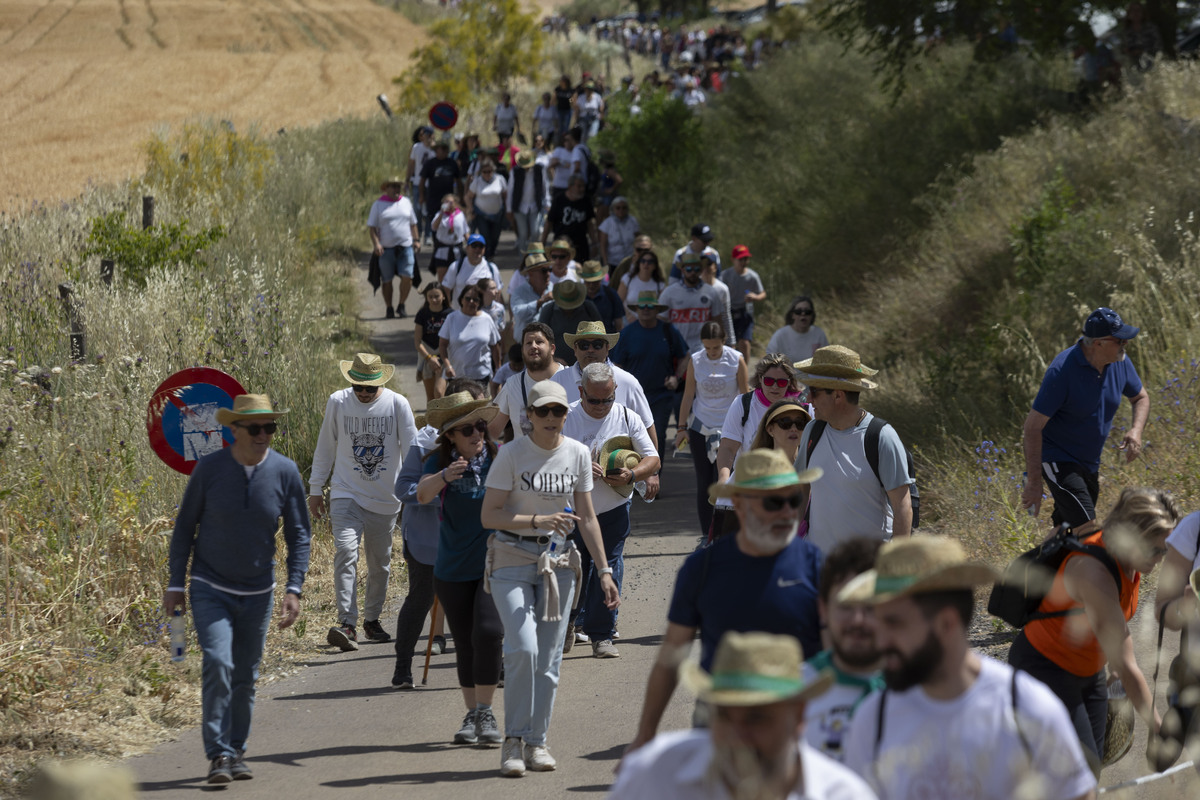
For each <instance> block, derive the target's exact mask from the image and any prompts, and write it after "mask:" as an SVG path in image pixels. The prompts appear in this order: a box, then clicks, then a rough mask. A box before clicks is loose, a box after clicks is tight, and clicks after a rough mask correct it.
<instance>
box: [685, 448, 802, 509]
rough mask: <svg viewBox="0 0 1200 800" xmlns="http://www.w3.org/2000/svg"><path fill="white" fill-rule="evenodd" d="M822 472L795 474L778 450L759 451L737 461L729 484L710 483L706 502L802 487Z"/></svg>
mask: <svg viewBox="0 0 1200 800" xmlns="http://www.w3.org/2000/svg"><path fill="white" fill-rule="evenodd" d="M824 474H825V472H824V470H822V469H821V468H820V467H812V468H811V469H806V470H804V471H803V472H800V473H797V472H796V468H795V466H793V465H792V462H791V461H788V459H787V456H785V455H784V454H783V453H782V452H780V451H779V450H768V449H767V448H765V447H764V448H760V449H758V450H751V451H749V452H748V453H744V454H743V455H742V456H741V457H740V458H738V461H737V466H736V467H734V470H733V480H731V481H730V482H729V483H714V484H713V485H712V486H710V487H708V496H709V498H710V499H713V498H717V497H733V496H734V495H736V494H753V495H757V494H763V493H766V492H777V491H779V490H780V489H791V488H798V487H800V486H805V485H807V484H810V483H813V482H815V481H817V480H819V479H820V477H821V476H822V475H824Z"/></svg>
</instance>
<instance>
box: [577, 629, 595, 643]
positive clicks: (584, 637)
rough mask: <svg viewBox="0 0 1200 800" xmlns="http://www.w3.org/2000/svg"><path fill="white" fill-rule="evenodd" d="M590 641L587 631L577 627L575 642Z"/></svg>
mask: <svg viewBox="0 0 1200 800" xmlns="http://www.w3.org/2000/svg"><path fill="white" fill-rule="evenodd" d="M590 641H591V639H589V638H588V635H587V634H586V633H584V632H583V631H581V630H579V629H578V628H576V629H575V644H587V643H588V642H590Z"/></svg>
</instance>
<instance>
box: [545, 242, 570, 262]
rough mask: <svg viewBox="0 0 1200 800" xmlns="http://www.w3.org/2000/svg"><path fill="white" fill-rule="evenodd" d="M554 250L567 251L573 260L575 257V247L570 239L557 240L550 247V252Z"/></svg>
mask: <svg viewBox="0 0 1200 800" xmlns="http://www.w3.org/2000/svg"><path fill="white" fill-rule="evenodd" d="M554 250H566V251H567V252H568V253H570V254H571V258H574V257H575V245H573V244H572V243H571V240H570V239H555V240H554V241H553V242H551V243H550V247H549V251H550V252H553V251H554Z"/></svg>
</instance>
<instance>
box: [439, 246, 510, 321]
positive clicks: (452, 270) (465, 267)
mask: <svg viewBox="0 0 1200 800" xmlns="http://www.w3.org/2000/svg"><path fill="white" fill-rule="evenodd" d="M483 278H491V279H492V280H494V281H495V282H496V285H497V286H503V284H502V283H500V270H499V269H498V268H497V267H496V265H495V264H493V263H492V262H490V261H488V260H487V259H486V258H481V259H479V263H478V264H472V263H471V262H470V261H468V260H467V259H466V258H465V257H463V258H460V259H459V260H458V261H455V262H454V263H453V264H451V265H450V267H449V269H447V270H446V277H445V278H443V279H442V286H449V287H450V297H449V300H450V307H451V308H453V309H454V310H455V311H457V310H459V307H458V296H459V295H460V294H462V291H463V289H466V288H467V287H468V286H474V285H475V284H476V283H479V281H480V280H482V279H483Z"/></svg>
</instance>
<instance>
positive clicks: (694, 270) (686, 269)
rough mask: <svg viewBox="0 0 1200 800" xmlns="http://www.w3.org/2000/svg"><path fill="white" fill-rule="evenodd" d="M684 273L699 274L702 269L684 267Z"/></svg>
mask: <svg viewBox="0 0 1200 800" xmlns="http://www.w3.org/2000/svg"><path fill="white" fill-rule="evenodd" d="M683 271H684V272H699V271H700V267H684V268H683Z"/></svg>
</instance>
